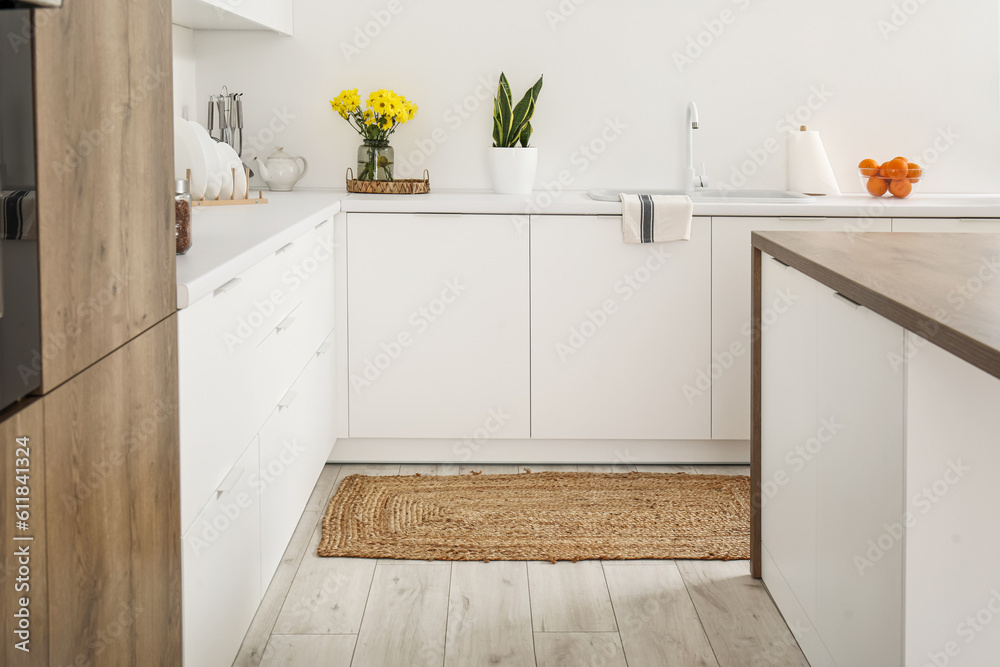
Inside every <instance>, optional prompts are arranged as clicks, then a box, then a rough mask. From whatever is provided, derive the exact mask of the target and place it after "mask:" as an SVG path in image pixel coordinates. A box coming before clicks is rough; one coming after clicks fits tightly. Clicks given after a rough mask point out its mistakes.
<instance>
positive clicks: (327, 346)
mask: <svg viewBox="0 0 1000 667" xmlns="http://www.w3.org/2000/svg"><path fill="white" fill-rule="evenodd" d="M331 347H333V341H332V340H328V341H326V342H325V343H323V344H322V345H320V346H319V349H318V350H316V356H317V357H321V356H323V355H324V354H326V353H327V352H329V351H330V348H331Z"/></svg>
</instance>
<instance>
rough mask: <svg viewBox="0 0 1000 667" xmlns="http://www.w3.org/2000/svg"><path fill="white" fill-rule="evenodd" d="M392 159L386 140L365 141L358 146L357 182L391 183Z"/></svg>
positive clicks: (391, 152)
mask: <svg viewBox="0 0 1000 667" xmlns="http://www.w3.org/2000/svg"><path fill="white" fill-rule="evenodd" d="M394 157H395V151H393V150H392V146H390V145H389V140H388V139H365V142H364V143H363V144H361V145H360V146H358V180H359V181H391V180H392V163H393V158H394Z"/></svg>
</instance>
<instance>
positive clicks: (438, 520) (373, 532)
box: [319, 472, 750, 562]
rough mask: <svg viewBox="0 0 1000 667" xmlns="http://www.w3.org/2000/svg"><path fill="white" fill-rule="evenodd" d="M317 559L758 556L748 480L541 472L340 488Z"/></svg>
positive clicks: (368, 481) (364, 480)
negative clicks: (753, 547) (752, 535)
mask: <svg viewBox="0 0 1000 667" xmlns="http://www.w3.org/2000/svg"><path fill="white" fill-rule="evenodd" d="M319 555H320V556H355V557H361V558H402V559H413V560H487V561H489V560H548V561H553V562H554V561H558V560H570V561H577V560H586V559H598V558H600V559H606V560H623V559H634V558H686V559H700V560H733V559H745V558H749V557H750V478H749V477H743V476H730V475H687V474H684V473H674V474H667V473H640V472H631V473H583V472H541V473H532V474H522V475H477V474H469V475H461V476H428V475H425V476H420V475H415V476H412V477H369V476H365V475H351V476H350V477H347V478H345V479H344V480H343V482H342V483H341V485H340V488H339V489H338V490H337V493H336V494H335V495H334V496H333V498H331V499H330V504H329V506H328V507H327V509H326V514H325V515H324V517H323V537H322V539H321V540H320V544H319Z"/></svg>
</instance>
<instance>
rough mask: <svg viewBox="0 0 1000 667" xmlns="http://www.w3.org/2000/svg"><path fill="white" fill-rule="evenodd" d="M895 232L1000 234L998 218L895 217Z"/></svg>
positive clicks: (893, 223)
mask: <svg viewBox="0 0 1000 667" xmlns="http://www.w3.org/2000/svg"><path fill="white" fill-rule="evenodd" d="M892 231H894V232H963V233H966V232H972V233H978V234H1000V219H997V218H893V219H892Z"/></svg>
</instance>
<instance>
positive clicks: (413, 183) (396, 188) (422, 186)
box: [347, 167, 431, 195]
mask: <svg viewBox="0 0 1000 667" xmlns="http://www.w3.org/2000/svg"><path fill="white" fill-rule="evenodd" d="M347 191H348V192H360V193H362V194H367V195H422V194H426V193H428V192H430V191H431V178H430V174H429V173H428V171H427V170H426V169H424V177H423V178H399V179H396V180H395V181H358V180H355V179H354V171H353V170H352V169H351V168H350V167H348V168H347Z"/></svg>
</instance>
